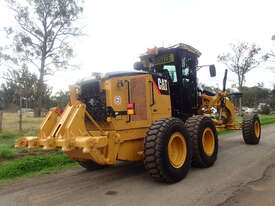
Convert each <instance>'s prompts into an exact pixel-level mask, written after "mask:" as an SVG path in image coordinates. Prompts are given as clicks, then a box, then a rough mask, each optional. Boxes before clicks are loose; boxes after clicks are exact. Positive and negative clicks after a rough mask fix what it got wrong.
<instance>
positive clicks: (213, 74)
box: [209, 64, 216, 77]
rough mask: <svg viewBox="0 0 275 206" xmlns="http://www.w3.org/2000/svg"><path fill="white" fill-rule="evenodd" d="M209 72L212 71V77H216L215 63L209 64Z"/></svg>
mask: <svg viewBox="0 0 275 206" xmlns="http://www.w3.org/2000/svg"><path fill="white" fill-rule="evenodd" d="M209 72H210V77H215V76H216V67H215V65H214V64H211V65H210V66H209Z"/></svg>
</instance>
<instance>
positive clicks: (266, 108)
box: [260, 105, 270, 114]
mask: <svg viewBox="0 0 275 206" xmlns="http://www.w3.org/2000/svg"><path fill="white" fill-rule="evenodd" d="M260 113H261V114H269V113H270V107H269V106H267V105H264V106H262V108H261V111H260Z"/></svg>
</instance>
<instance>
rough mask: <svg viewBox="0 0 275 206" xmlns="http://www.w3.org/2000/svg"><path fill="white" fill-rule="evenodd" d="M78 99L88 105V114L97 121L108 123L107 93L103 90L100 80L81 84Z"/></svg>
mask: <svg viewBox="0 0 275 206" xmlns="http://www.w3.org/2000/svg"><path fill="white" fill-rule="evenodd" d="M78 99H79V100H80V101H82V102H83V103H85V104H86V110H87V112H88V113H89V114H90V115H91V116H92V117H93V118H94V119H95V120H96V121H106V119H107V113H106V92H105V90H102V89H101V86H100V80H96V79H93V80H89V81H85V82H82V83H80V93H79V95H78Z"/></svg>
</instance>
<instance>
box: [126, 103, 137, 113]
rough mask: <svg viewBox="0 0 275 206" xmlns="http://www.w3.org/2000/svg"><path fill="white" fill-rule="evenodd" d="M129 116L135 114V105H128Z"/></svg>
mask: <svg viewBox="0 0 275 206" xmlns="http://www.w3.org/2000/svg"><path fill="white" fill-rule="evenodd" d="M127 114H129V115H133V114H135V104H128V105H127Z"/></svg>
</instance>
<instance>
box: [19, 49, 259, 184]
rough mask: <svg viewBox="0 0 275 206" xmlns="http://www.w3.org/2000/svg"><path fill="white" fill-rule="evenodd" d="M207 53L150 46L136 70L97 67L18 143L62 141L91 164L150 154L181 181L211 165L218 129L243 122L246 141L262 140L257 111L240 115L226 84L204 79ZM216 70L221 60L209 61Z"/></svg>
mask: <svg viewBox="0 0 275 206" xmlns="http://www.w3.org/2000/svg"><path fill="white" fill-rule="evenodd" d="M200 55H201V53H200V52H199V51H198V50H196V49H195V48H193V47H191V46H189V45H186V44H177V45H175V46H172V47H168V48H153V49H149V50H148V51H147V52H146V53H145V54H144V55H142V56H141V57H140V62H137V63H135V64H134V68H135V69H136V70H137V71H129V72H111V73H107V74H105V75H100V74H94V75H93V77H92V78H91V79H89V80H86V81H83V82H81V83H79V84H77V85H75V86H70V102H69V103H68V105H67V106H66V108H65V109H64V112H63V113H62V114H60V113H59V112H58V111H59V109H58V108H57V107H55V108H51V109H50V111H49V113H48V114H47V116H46V117H45V119H44V121H43V122H42V124H41V126H40V128H39V133H38V136H37V137H23V138H20V139H18V140H17V141H16V147H28V148H30V149H32V148H38V147H43V148H44V149H46V150H51V149H56V148H61V149H62V151H64V152H65V153H66V154H67V155H68V156H69V157H70V158H71V159H73V160H75V161H78V162H79V164H80V165H81V166H83V167H85V168H87V169H89V170H93V169H95V168H99V167H103V166H105V165H114V164H115V163H116V161H117V160H123V161H139V160H143V161H144V165H145V168H146V169H147V170H148V172H149V174H150V175H151V176H152V177H153V178H154V179H155V180H158V181H162V182H170V183H172V182H177V181H179V180H181V179H182V178H184V177H185V176H186V174H187V172H188V171H189V168H190V166H191V165H192V166H195V167H210V166H211V165H213V164H214V162H215V161H216V159H217V154H218V137H217V131H220V130H238V129H242V133H243V139H244V142H245V143H246V144H258V143H259V141H260V138H261V125H260V120H259V118H258V116H257V115H256V114H250V115H246V116H245V117H244V119H243V122H242V123H240V122H237V121H235V109H234V105H233V104H232V103H231V102H230V100H229V98H228V97H227V96H228V95H227V92H226V90H225V84H226V76H227V72H226V73H225V78H224V88H223V90H222V91H219V92H217V93H216V94H214V93H211V92H209V91H204V90H201V89H200V88H199V87H198V82H197V70H198V68H199V67H198V57H199V56H200ZM209 69H210V75H211V76H215V75H216V70H215V67H214V65H210V66H209Z"/></svg>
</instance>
